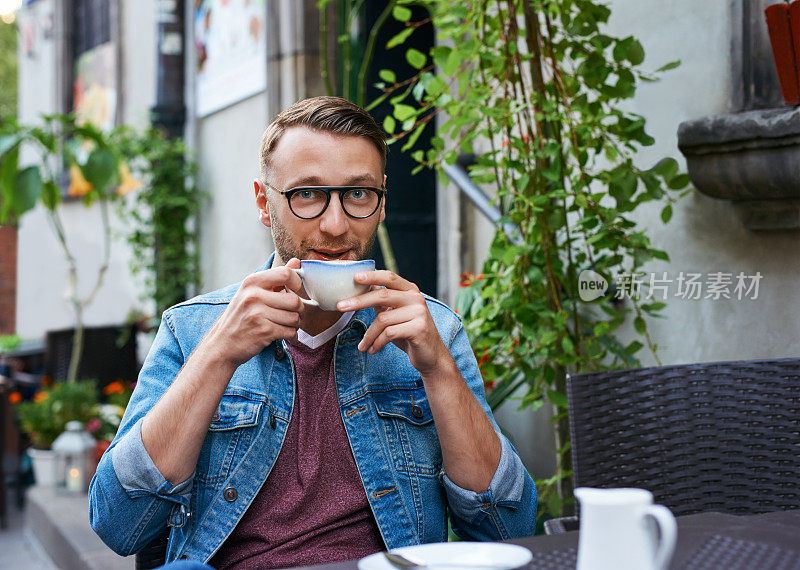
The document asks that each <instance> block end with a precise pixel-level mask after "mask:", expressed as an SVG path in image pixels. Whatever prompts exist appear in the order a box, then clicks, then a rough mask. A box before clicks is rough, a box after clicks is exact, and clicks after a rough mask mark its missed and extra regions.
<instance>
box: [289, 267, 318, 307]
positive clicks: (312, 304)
mask: <svg viewBox="0 0 800 570" xmlns="http://www.w3.org/2000/svg"><path fill="white" fill-rule="evenodd" d="M289 269H291V270H292V271H294V272H295V273H297V274H298V275H299V276H300V279H303V278H304V277H305V273H303V270H302V269H294V268H293V267H290V268H289ZM298 297H300V296H299V295H298ZM300 300H301V301H302V302H303V304H305V305H308V306H310V307H319V303H317V302H316V301H315V300H314V299H303V298H302V297H300Z"/></svg>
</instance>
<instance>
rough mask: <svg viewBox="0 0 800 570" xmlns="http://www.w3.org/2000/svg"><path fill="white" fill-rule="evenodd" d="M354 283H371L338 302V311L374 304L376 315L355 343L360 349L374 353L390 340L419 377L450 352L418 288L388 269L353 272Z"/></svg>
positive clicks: (430, 370) (447, 356)
mask: <svg viewBox="0 0 800 570" xmlns="http://www.w3.org/2000/svg"><path fill="white" fill-rule="evenodd" d="M355 281H356V283H362V284H366V285H371V286H372V288H371V290H370V291H368V292H367V293H364V294H363V295H358V296H357V297H352V298H350V299H345V300H343V301H340V302H339V304H338V305H337V308H338V309H339V310H340V311H354V310H358V309H364V308H366V307H374V308H375V312H376V313H377V318H376V319H375V321H374V322H373V323H372V324H371V325H370V327H369V328H368V329H367V331H366V332H365V333H364V338H363V339H362V340H361V342H360V343H359V345H358V349H359V350H361V351H367V352H368V353H369V354H375V353H376V352H378V351H379V350H381V349H382V348H383V347H384V346H386V345H387V344H388V343H389V342H393V343H394V344H395V345H396V346H397V347H398V348H400V349H401V350H403V351H404V352H405V353H406V354H408V358H409V360H410V361H411V365H412V366H413V367H414V368H416V369H417V370H418V371H419V372H420V374H422V375H423V377H424V376H425V375H426V374H428V373H430V372H432V371H433V370H434V368H435V367H436V366H437V365H440V364H441V363H442V362H443V358H448V359H449V357H450V351H449V350H447V347H446V346H445V345H444V343H443V342H442V338H441V337H440V336H439V331H438V330H437V329H436V325H435V324H434V322H433V317H431V313H430V311H428V306H427V304H426V303H425V297H423V295H422V293H420V292H419V288H418V287H417V286H416V285H414V284H413V283H411V282H410V281H406V280H405V279H403V278H402V277H399V276H398V275H395V274H394V273H392V272H391V271H367V272H363V273H357V274H356V276H355Z"/></svg>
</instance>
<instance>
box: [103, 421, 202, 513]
mask: <svg viewBox="0 0 800 570" xmlns="http://www.w3.org/2000/svg"><path fill="white" fill-rule="evenodd" d="M142 420H143V418H140V419H139V420H138V421H137V422H136V423H135V424H134V425H133V427H132V428H131V430H130V431H129V432H128V433H126V434H125V436H124V437H123V438H121V439H120V440H119V442H118V443H117V445H116V446H115V447H114V449H112V450H111V463H112V465H113V466H114V473H115V474H116V475H117V479H118V480H119V483H120V485H122V488H123V489H125V491H127V492H128V494H130V495H131V496H134V497H135V496H136V495H137V494H138V493H151V494H154V495H158V496H159V497H163V498H165V499H167V500H170V499H171V498H172V499H173V500H175V501H176V502H177V503H179V504H183V505H185V506H186V505H188V504H189V496H190V495H191V492H192V481H193V480H194V475H192V476H191V477H189V478H188V479H187V480H186V481H184V482H182V483H179V484H178V485H173V484H172V483H170V482H169V481H167V479H166V478H165V477H164V476H163V475H162V474H161V471H159V470H158V467H156V464H155V463H153V459H152V458H151V457H150V454H149V453H148V452H147V449H146V448H145V446H144V442H143V441H142ZM173 496H179V497H183V499H184V500H183V501H181V500H180V499H178V498H177V497H175V498H173Z"/></svg>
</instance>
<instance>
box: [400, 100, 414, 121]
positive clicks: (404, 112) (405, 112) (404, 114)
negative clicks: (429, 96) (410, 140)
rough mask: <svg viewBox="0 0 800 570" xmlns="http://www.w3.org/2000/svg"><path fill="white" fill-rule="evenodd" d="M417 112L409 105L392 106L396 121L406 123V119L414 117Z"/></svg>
mask: <svg viewBox="0 0 800 570" xmlns="http://www.w3.org/2000/svg"><path fill="white" fill-rule="evenodd" d="M416 114H417V110H416V109H415V108H414V107H412V106H411V105H404V104H402V103H398V104H397V105H395V106H394V116H395V118H396V119H397V120H398V121H407V120H408V119H410V118H412V117H414V116H416Z"/></svg>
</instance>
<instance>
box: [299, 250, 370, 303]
mask: <svg viewBox="0 0 800 570" xmlns="http://www.w3.org/2000/svg"><path fill="white" fill-rule="evenodd" d="M374 270H375V261H374V260H372V259H363V260H361V261H348V260H338V259H336V260H333V261H321V260H317V259H304V260H303V261H301V262H300V269H293V270H292V271H294V272H295V273H297V274H298V275H299V276H300V278H301V279H302V280H303V287H305V290H306V293H308V296H309V297H311V299H303V298H302V297H300V300H301V301H303V303H305V304H306V305H311V306H312V307H319V308H320V309H322V310H324V311H335V310H336V303H338V302H339V301H341V300H342V299H349V298H350V297H355V296H356V295H361V294H362V293H366V292H367V291H369V285H360V284H358V283H356V282H355V281H354V280H353V278H354V277H355V274H356V273H359V272H361V271H374Z"/></svg>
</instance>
